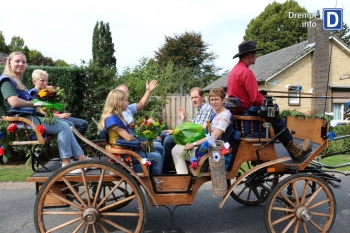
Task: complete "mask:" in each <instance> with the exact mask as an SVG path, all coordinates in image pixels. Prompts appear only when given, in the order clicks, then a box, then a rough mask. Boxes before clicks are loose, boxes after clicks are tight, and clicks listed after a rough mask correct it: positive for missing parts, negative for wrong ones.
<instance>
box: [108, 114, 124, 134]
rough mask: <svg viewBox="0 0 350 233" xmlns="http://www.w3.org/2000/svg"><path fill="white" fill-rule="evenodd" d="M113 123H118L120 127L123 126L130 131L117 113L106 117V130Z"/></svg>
mask: <svg viewBox="0 0 350 233" xmlns="http://www.w3.org/2000/svg"><path fill="white" fill-rule="evenodd" d="M112 125H117V126H119V127H122V128H123V129H125V130H126V131H128V128H127V127H126V125H125V124H124V122H123V121H122V120H121V119H120V117H118V116H117V115H111V116H109V117H107V118H106V120H105V128H106V130H108V128H109V127H111V126H112Z"/></svg>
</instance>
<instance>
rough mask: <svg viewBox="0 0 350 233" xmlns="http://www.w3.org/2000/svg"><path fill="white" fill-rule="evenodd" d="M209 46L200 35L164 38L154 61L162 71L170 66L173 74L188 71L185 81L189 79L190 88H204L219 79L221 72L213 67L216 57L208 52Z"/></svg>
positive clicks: (186, 34)
mask: <svg viewBox="0 0 350 233" xmlns="http://www.w3.org/2000/svg"><path fill="white" fill-rule="evenodd" d="M209 46H210V44H208V43H205V42H204V41H203V38H202V35H201V34H200V33H196V32H187V31H186V32H185V33H183V34H179V35H178V34H174V37H170V36H165V44H164V45H163V46H162V47H160V48H159V50H158V51H156V52H155V56H154V59H155V62H157V63H158V64H159V65H160V66H161V67H162V68H164V69H165V68H166V67H168V65H169V64H172V66H173V70H174V71H175V72H180V73H183V72H184V71H185V73H186V72H188V71H190V72H191V75H190V77H187V79H188V78H191V82H192V83H191V87H194V86H200V87H205V86H207V85H208V84H210V83H211V82H212V81H214V80H216V79H217V78H218V77H219V76H218V75H217V72H218V71H220V70H221V69H220V68H217V67H216V66H215V65H214V61H215V59H216V58H217V56H216V55H215V54H214V53H213V52H210V51H208V50H209ZM184 69H188V70H184ZM192 74H193V75H194V76H193V75H192ZM172 81H175V79H173V80H172Z"/></svg>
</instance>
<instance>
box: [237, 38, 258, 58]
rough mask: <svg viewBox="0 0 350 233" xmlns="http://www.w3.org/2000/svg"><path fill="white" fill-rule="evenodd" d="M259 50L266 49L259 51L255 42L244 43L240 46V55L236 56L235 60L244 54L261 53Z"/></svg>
mask: <svg viewBox="0 0 350 233" xmlns="http://www.w3.org/2000/svg"><path fill="white" fill-rule="evenodd" d="M259 50H264V49H258V48H257V47H256V45H255V42H254V41H247V42H243V43H242V44H240V45H238V52H239V53H237V54H236V55H234V56H233V59H235V58H236V57H239V56H240V55H242V54H245V53H250V52H254V51H259Z"/></svg>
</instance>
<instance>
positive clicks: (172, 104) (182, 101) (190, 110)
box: [162, 96, 197, 129]
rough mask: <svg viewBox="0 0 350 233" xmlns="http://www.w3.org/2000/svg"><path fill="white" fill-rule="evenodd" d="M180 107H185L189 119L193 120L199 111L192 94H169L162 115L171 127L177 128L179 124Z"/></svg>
mask: <svg viewBox="0 0 350 233" xmlns="http://www.w3.org/2000/svg"><path fill="white" fill-rule="evenodd" d="M179 107H183V108H184V109H185V113H186V120H187V121H192V119H193V118H194V116H195V115H196V113H197V109H196V108H195V107H194V106H193V104H192V102H191V97H190V96H168V103H167V104H166V105H165V108H164V109H163V111H162V116H163V119H164V120H165V122H166V124H167V126H168V128H169V129H173V128H175V126H176V125H177V124H178V119H179V118H180V116H179V115H178V109H179Z"/></svg>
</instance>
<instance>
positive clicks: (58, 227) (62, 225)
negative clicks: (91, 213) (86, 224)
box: [46, 217, 82, 232]
mask: <svg viewBox="0 0 350 233" xmlns="http://www.w3.org/2000/svg"><path fill="white" fill-rule="evenodd" d="M80 220H82V217H79V218H76V219H72V220H70V221H68V222H66V223H63V224H61V225H58V226H56V227H54V228H51V229H49V230H47V231H46V232H54V231H57V230H59V229H62V228H64V227H66V226H69V225H71V224H73V223H76V222H78V221H80Z"/></svg>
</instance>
